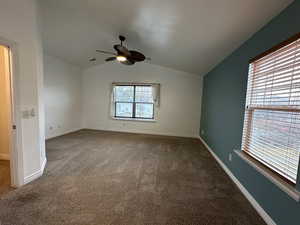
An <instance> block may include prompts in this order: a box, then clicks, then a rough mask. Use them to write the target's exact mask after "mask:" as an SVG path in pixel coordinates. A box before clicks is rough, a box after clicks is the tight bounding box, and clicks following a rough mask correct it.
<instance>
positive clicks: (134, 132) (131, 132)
mask: <svg viewBox="0 0 300 225" xmlns="http://www.w3.org/2000/svg"><path fill="white" fill-rule="evenodd" d="M82 130H96V131H110V132H119V133H127V134H143V135H157V136H167V137H182V138H196V139H198V135H181V134H172V133H160V132H157V133H153V132H139V131H137V130H133V131H127V130H122V129H98V128H83V129H82Z"/></svg>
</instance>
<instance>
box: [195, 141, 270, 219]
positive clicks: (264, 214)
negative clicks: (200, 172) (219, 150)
mask: <svg viewBox="0 0 300 225" xmlns="http://www.w3.org/2000/svg"><path fill="white" fill-rule="evenodd" d="M198 138H199V139H200V141H201V142H202V143H203V144H204V145H205V147H206V148H207V150H208V151H209V152H210V153H211V155H212V156H213V157H214V158H215V159H216V161H217V162H218V163H219V165H220V166H221V167H222V169H223V170H224V171H225V172H226V173H227V175H228V176H229V177H230V178H231V180H232V181H233V182H234V183H235V184H236V186H237V187H238V188H239V189H240V191H241V192H242V193H243V195H244V196H245V197H246V198H247V199H248V201H249V202H250V203H251V205H252V206H253V207H254V208H255V210H256V211H257V212H258V214H259V215H260V216H261V217H262V218H263V220H264V221H265V222H266V223H267V224H268V225H276V223H275V222H274V221H273V219H272V218H271V217H270V216H269V214H268V213H267V212H266V211H265V210H264V209H263V208H262V207H261V206H260V204H259V203H258V202H257V201H256V200H255V199H254V197H253V196H252V195H251V194H250V193H249V192H248V191H247V189H246V188H245V187H244V186H243V185H242V184H241V183H240V181H239V180H238V179H237V178H236V177H235V176H234V175H233V173H232V172H231V171H230V170H229V169H228V167H227V166H226V165H225V164H224V163H223V162H222V160H220V159H219V157H218V156H217V155H216V154H215V153H214V152H213V150H212V149H211V148H210V147H209V146H208V144H207V143H206V142H205V141H204V140H203V139H202V138H201V137H200V136H199V137H198Z"/></svg>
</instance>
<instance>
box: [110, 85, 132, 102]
mask: <svg viewBox="0 0 300 225" xmlns="http://www.w3.org/2000/svg"><path fill="white" fill-rule="evenodd" d="M133 96H134V87H133V86H116V87H115V101H116V102H133Z"/></svg>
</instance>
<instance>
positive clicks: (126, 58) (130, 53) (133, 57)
mask: <svg viewBox="0 0 300 225" xmlns="http://www.w3.org/2000/svg"><path fill="white" fill-rule="evenodd" d="M119 39H120V41H121V43H120V44H118V45H114V46H113V47H114V49H115V51H116V52H115V53H114V52H108V51H102V50H96V52H98V53H103V54H108V55H112V56H111V57H108V58H107V59H105V61H106V62H110V61H115V60H117V61H118V62H120V63H122V64H124V65H128V66H130V65H133V64H135V63H136V62H142V61H144V60H150V58H146V57H145V55H144V54H143V53H140V52H138V51H135V50H128V49H127V48H126V47H125V46H124V45H123V42H124V41H125V40H126V38H125V37H124V36H121V35H120V36H119ZM96 60H97V59H96V58H91V59H90V60H89V61H90V62H94V61H96Z"/></svg>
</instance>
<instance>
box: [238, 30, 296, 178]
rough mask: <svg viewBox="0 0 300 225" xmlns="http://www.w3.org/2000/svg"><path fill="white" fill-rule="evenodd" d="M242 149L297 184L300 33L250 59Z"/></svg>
mask: <svg viewBox="0 0 300 225" xmlns="http://www.w3.org/2000/svg"><path fill="white" fill-rule="evenodd" d="M242 150H243V151H245V152H246V153H247V154H249V155H250V156H252V157H253V158H255V159H256V160H258V161H259V162H260V163H262V164H263V165H265V166H267V167H268V168H269V169H271V170H272V171H274V172H276V173H277V174H279V175H280V176H282V177H284V178H285V179H287V180H288V181H290V182H292V183H293V184H295V183H296V182H297V172H298V164H299V156H300V154H299V152H300V35H297V36H295V37H293V38H291V39H290V40H288V41H286V42H284V43H282V44H280V45H279V46H277V47H274V48H273V49H271V50H269V51H268V52H267V53H264V54H262V55H261V56H259V57H256V58H255V59H254V60H252V61H251V62H250V66H249V77H248V89H247V98H246V110H245V122H244V130H243V143H242Z"/></svg>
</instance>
